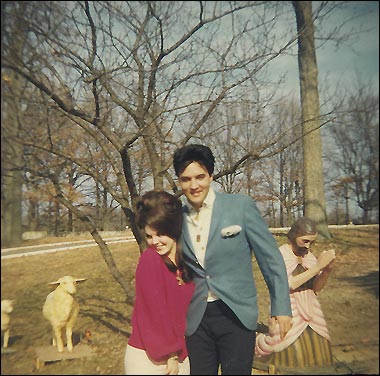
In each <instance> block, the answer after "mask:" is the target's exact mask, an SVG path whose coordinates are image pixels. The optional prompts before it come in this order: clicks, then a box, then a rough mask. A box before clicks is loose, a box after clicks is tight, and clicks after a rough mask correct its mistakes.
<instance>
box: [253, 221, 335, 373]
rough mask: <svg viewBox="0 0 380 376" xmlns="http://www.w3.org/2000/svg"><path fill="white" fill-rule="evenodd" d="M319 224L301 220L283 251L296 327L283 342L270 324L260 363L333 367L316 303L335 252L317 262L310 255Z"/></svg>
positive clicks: (260, 344) (260, 338)
mask: <svg viewBox="0 0 380 376" xmlns="http://www.w3.org/2000/svg"><path fill="white" fill-rule="evenodd" d="M317 235H318V233H317V230H316V224H315V222H314V221H312V220H311V219H309V218H306V217H301V218H299V219H298V220H297V221H296V222H295V223H294V224H293V226H292V227H291V228H290V230H289V232H288V243H287V244H284V245H282V246H281V247H280V251H281V254H282V256H283V258H284V261H285V265H286V270H287V274H288V280H289V288H290V301H291V305H292V314H293V320H292V321H293V325H292V328H291V329H290V330H289V332H288V333H287V335H286V336H285V337H284V338H283V339H282V340H281V339H280V335H279V328H278V325H276V323H275V322H273V320H271V319H270V321H269V334H264V333H260V334H258V335H257V338H256V346H255V354H256V357H257V359H258V361H259V362H265V363H268V364H273V365H275V366H282V367H314V366H329V365H331V364H332V363H333V359H332V352H331V343H330V336H329V332H328V330H327V325H326V321H325V318H324V315H323V312H322V309H321V305H320V303H319V301H318V299H317V295H316V294H317V292H318V291H320V290H321V289H322V288H323V287H324V286H325V284H326V282H327V279H328V277H329V274H330V272H331V269H332V267H333V264H334V259H335V251H334V250H333V249H330V250H328V251H323V252H322V253H321V255H320V256H319V258H318V259H317V258H316V257H315V256H314V255H313V254H312V253H311V252H310V251H309V248H310V246H311V244H312V243H313V242H314V241H315V240H316V239H317Z"/></svg>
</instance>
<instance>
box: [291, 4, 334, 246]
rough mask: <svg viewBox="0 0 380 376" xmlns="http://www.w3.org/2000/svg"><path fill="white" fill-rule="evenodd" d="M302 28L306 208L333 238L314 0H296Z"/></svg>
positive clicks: (300, 61)
mask: <svg viewBox="0 0 380 376" xmlns="http://www.w3.org/2000/svg"><path fill="white" fill-rule="evenodd" d="M292 4H293V7H294V10H295V13H296V20H297V30H298V66H299V79H300V93H301V108H302V122H303V163H304V171H303V177H304V211H305V215H306V216H307V217H310V218H313V220H314V221H316V223H317V228H318V233H319V234H320V235H321V236H322V237H323V238H327V239H329V238H331V235H330V232H329V230H328V226H327V214H326V203H325V193H324V185H323V184H324V183H323V163H322V139H321V135H320V122H321V120H320V107H319V106H320V104H319V91H318V67H317V59H316V52H315V43H314V21H313V12H312V2H311V1H293V2H292Z"/></svg>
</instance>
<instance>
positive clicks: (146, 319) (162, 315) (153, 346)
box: [128, 248, 194, 362]
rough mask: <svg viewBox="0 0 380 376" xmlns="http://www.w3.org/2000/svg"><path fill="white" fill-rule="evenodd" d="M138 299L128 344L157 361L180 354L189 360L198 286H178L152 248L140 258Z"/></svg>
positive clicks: (190, 283)
mask: <svg viewBox="0 0 380 376" xmlns="http://www.w3.org/2000/svg"><path fill="white" fill-rule="evenodd" d="M135 282H136V297H135V305H134V309H133V314H132V334H131V337H130V338H129V341H128V344H129V345H131V346H133V347H136V348H138V349H142V350H145V351H146V352H147V354H148V356H149V357H150V358H151V359H152V360H154V361H156V362H159V361H163V360H165V359H167V357H168V355H169V354H170V353H178V356H179V360H180V361H182V360H183V359H185V358H186V357H187V355H188V354H187V348H186V342H185V329H186V314H187V310H188V307H189V304H190V300H191V297H192V295H193V292H194V283H193V282H187V283H184V284H182V285H179V284H178V281H177V279H176V274H175V273H173V272H170V271H169V269H168V268H167V266H166V265H165V263H164V261H163V260H162V258H161V256H160V255H159V254H158V253H157V252H156V251H155V250H154V249H152V248H148V249H146V250H145V251H144V252H143V253H142V254H141V256H140V260H139V263H138V265H137V269H136V281H135Z"/></svg>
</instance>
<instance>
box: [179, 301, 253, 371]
mask: <svg viewBox="0 0 380 376" xmlns="http://www.w3.org/2000/svg"><path fill="white" fill-rule="evenodd" d="M255 340H256V331H254V330H248V329H247V328H246V327H244V326H243V325H242V323H241V322H240V320H239V319H238V318H237V317H236V315H235V314H234V313H233V312H232V311H231V309H230V308H229V307H228V306H227V305H226V304H224V303H223V302H222V301H221V300H216V301H215V302H210V303H207V308H206V312H205V314H204V316H203V318H202V321H201V324H200V325H199V327H198V329H197V330H196V331H195V333H194V334H192V335H191V336H188V337H186V345H187V349H188V352H189V359H190V374H191V375H217V374H218V368H219V365H220V366H221V374H222V375H251V373H252V363H253V354H254V346H255Z"/></svg>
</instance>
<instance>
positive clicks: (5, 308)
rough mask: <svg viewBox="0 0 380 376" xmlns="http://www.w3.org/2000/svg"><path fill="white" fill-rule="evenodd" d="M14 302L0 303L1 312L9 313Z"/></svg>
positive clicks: (3, 301)
mask: <svg viewBox="0 0 380 376" xmlns="http://www.w3.org/2000/svg"><path fill="white" fill-rule="evenodd" d="M14 303H15V300H9V299H4V300H2V301H1V312H3V313H11V312H12V311H13V306H14Z"/></svg>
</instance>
